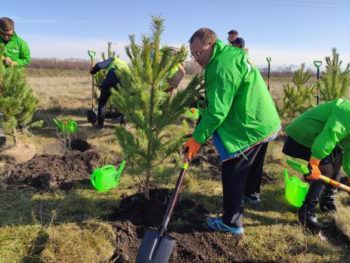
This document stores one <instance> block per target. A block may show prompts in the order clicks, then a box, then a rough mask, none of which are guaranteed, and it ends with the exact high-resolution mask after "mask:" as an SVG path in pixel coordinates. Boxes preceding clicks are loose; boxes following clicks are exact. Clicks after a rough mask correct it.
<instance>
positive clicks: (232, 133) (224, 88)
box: [184, 28, 280, 234]
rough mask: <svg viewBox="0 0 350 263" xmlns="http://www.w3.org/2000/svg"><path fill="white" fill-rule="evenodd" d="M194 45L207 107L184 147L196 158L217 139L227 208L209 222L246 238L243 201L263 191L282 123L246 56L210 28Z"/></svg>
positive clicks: (198, 33) (194, 38)
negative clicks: (267, 159)
mask: <svg viewBox="0 0 350 263" xmlns="http://www.w3.org/2000/svg"><path fill="white" fill-rule="evenodd" d="M189 42H190V50H191V54H192V56H193V57H194V59H195V60H196V61H197V62H198V63H199V64H200V65H201V66H202V67H203V68H204V70H205V75H204V81H205V85H204V86H205V92H206V101H207V103H206V106H205V108H204V109H202V111H201V119H200V121H199V123H198V125H197V126H196V128H195V130H194V132H193V134H192V138H190V139H189V140H188V141H187V142H186V143H185V144H184V148H185V149H186V150H187V152H188V157H189V158H190V159H191V158H193V157H194V156H195V155H196V154H197V152H198V151H199V149H200V147H201V145H202V144H203V143H205V142H206V141H207V140H208V139H209V138H210V137H211V136H213V139H214V144H215V146H216V148H217V151H218V152H219V155H220V159H221V161H222V166H221V169H222V185H223V208H224V209H223V216H222V217H218V218H209V219H208V221H207V223H208V226H209V227H210V228H211V229H213V230H217V231H224V232H230V233H233V234H243V232H244V229H243V205H242V203H243V202H242V201H243V197H244V196H248V197H251V198H253V197H254V195H258V193H259V191H260V189H259V188H260V180H261V175H262V166H263V162H264V158H265V153H266V148H267V142H268V141H269V140H271V139H273V138H274V136H275V135H276V134H277V132H278V131H279V129H280V120H279V117H278V113H277V111H276V108H275V105H274V103H273V101H272V98H271V96H270V94H269V92H268V90H267V87H266V85H265V82H264V80H263V78H262V76H261V74H260V72H259V70H258V69H257V68H256V67H254V66H252V65H250V63H249V62H248V59H247V54H246V52H244V51H243V50H241V49H238V48H235V47H232V46H229V45H226V44H224V43H223V42H222V41H220V40H217V38H216V34H215V32H213V31H212V30H211V29H208V28H201V29H199V30H197V31H196V32H195V33H194V34H193V35H192V37H191V39H190V41H189ZM255 197H256V196H255ZM256 199H257V200H258V197H256Z"/></svg>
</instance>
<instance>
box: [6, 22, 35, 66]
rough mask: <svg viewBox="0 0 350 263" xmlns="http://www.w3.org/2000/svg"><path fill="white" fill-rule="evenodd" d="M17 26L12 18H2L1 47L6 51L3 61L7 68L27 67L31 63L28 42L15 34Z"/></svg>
mask: <svg viewBox="0 0 350 263" xmlns="http://www.w3.org/2000/svg"><path fill="white" fill-rule="evenodd" d="M14 30H15V24H14V21H13V20H12V19H11V18H8V17H2V18H0V46H2V47H3V49H4V54H3V55H2V60H3V63H4V65H5V66H8V67H9V66H21V67H24V66H27V65H28V64H29V63H30V60H31V59H30V51H29V47H28V44H27V42H25V41H24V40H23V39H22V38H20V37H19V36H18V35H17V34H16V33H15V31H14Z"/></svg>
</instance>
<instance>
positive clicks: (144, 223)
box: [108, 189, 242, 262]
mask: <svg viewBox="0 0 350 263" xmlns="http://www.w3.org/2000/svg"><path fill="white" fill-rule="evenodd" d="M170 196H171V192H170V191H168V190H166V189H157V190H152V191H151V193H150V197H151V198H150V200H146V199H145V198H144V197H143V195H141V194H136V195H132V196H128V197H125V198H124V199H122V200H121V203H120V206H119V208H118V209H116V210H115V211H114V213H113V214H112V215H110V216H109V218H108V220H110V221H115V222H114V223H113V225H114V228H115V231H116V241H117V246H116V251H115V253H114V255H113V260H112V262H135V258H136V255H137V251H138V248H139V245H140V242H141V241H142V239H143V236H144V233H145V231H147V230H149V229H153V230H157V229H158V227H159V226H160V224H161V221H162V219H163V215H164V213H165V210H166V206H167V202H168V201H169V199H170ZM208 213H209V212H208V210H207V209H205V208H204V207H203V206H201V205H200V204H199V203H197V202H195V201H193V200H191V199H186V198H182V199H181V198H180V199H179V201H178V203H177V205H176V207H175V210H174V214H173V216H172V218H171V221H170V223H169V227H168V234H169V235H171V236H172V237H174V238H175V239H176V246H175V248H174V250H173V253H172V256H171V259H170V262H218V261H220V259H221V261H222V260H225V262H234V261H241V260H242V255H241V251H239V250H238V249H235V245H236V244H237V242H238V240H237V239H234V238H233V237H232V235H230V234H226V233H214V232H211V231H209V230H208V228H207V226H206V219H207V217H208Z"/></svg>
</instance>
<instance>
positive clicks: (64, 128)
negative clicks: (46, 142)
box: [53, 118, 79, 134]
mask: <svg viewBox="0 0 350 263" xmlns="http://www.w3.org/2000/svg"><path fill="white" fill-rule="evenodd" d="M53 122H54V124H55V125H56V127H57V129H58V130H59V131H60V132H64V133H70V134H73V133H76V132H77V131H78V129H79V126H78V123H77V122H76V121H74V120H71V119H69V120H67V121H62V120H59V119H57V118H53Z"/></svg>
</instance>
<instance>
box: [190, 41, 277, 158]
mask: <svg viewBox="0 0 350 263" xmlns="http://www.w3.org/2000/svg"><path fill="white" fill-rule="evenodd" d="M204 81H205V92H206V100H207V103H206V104H207V105H206V107H205V108H204V109H203V110H201V121H200V122H199V124H198V125H197V127H196V128H195V130H194V133H193V137H194V139H195V140H196V141H198V142H199V143H204V142H205V141H206V140H207V139H208V138H209V137H210V136H211V135H212V134H213V133H214V132H215V131H216V132H217V134H218V136H219V137H220V139H221V141H222V143H223V145H224V147H225V149H226V150H227V152H228V153H233V152H237V151H241V150H244V149H246V148H248V147H250V146H253V145H254V144H256V143H259V142H260V141H262V140H264V139H266V138H267V137H269V136H271V135H273V134H274V133H275V132H277V131H278V130H279V129H280V119H279V117H278V113H277V110H276V107H275V105H274V102H273V100H272V98H271V96H270V94H269V91H268V90H267V87H266V84H265V82H264V80H263V78H262V76H261V74H260V72H259V70H258V69H257V68H256V67H254V66H252V65H250V63H249V62H248V58H247V54H246V52H244V51H242V50H241V49H239V48H235V47H232V46H228V45H225V44H224V43H223V42H222V41H220V40H217V42H216V43H215V45H214V49H213V54H212V56H211V58H210V61H209V63H208V64H207V66H206V67H205V76H204Z"/></svg>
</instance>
